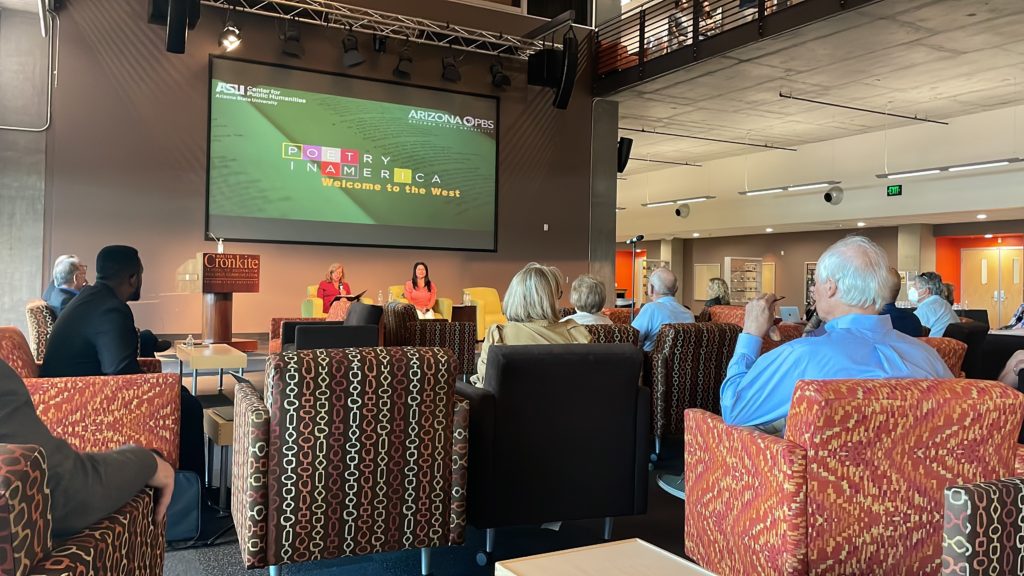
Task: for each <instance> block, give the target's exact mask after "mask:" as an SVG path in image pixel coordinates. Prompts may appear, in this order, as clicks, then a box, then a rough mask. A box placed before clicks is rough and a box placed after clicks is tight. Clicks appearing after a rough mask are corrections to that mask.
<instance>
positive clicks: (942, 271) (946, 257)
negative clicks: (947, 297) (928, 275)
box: [922, 234, 1024, 302]
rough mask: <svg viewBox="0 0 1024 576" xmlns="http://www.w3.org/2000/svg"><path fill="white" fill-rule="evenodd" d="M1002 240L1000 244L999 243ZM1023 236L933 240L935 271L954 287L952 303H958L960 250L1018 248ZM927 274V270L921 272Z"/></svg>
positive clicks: (1023, 241) (1023, 238) (940, 238)
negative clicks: (1000, 247)
mask: <svg viewBox="0 0 1024 576" xmlns="http://www.w3.org/2000/svg"><path fill="white" fill-rule="evenodd" d="M1000 240H1002V243H1000ZM1022 243H1024V235H1019V234H1018V235H1011V236H1001V237H999V238H975V237H971V238H965V237H943V236H940V237H938V238H936V239H935V271H936V272H938V273H939V276H942V281H943V282H949V283H951V284H952V285H953V286H954V290H953V301H954V302H959V301H960V250H962V249H964V248H995V247H998V246H1020V245H1021V244H1022ZM922 272H927V270H922Z"/></svg>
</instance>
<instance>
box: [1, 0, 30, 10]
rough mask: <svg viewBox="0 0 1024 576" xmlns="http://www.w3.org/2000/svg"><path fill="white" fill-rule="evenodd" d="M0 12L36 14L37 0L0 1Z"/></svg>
mask: <svg viewBox="0 0 1024 576" xmlns="http://www.w3.org/2000/svg"><path fill="white" fill-rule="evenodd" d="M0 10H21V11H24V12H38V11H39V0H0Z"/></svg>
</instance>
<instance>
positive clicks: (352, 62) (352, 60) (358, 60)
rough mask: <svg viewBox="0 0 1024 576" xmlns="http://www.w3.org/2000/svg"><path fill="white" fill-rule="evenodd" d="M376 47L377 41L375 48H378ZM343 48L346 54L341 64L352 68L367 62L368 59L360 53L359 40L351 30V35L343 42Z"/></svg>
mask: <svg viewBox="0 0 1024 576" xmlns="http://www.w3.org/2000/svg"><path fill="white" fill-rule="evenodd" d="M374 38H376V37H374ZM376 46H377V45H376V41H375V42H374V48H376ZM341 47H342V48H343V49H344V50H345V54H344V55H343V56H342V57H341V63H342V64H344V65H345V66H348V67H349V68H352V67H353V66H359V65H360V64H362V63H363V62H366V58H365V57H363V55H362V54H360V53H359V38H357V37H356V35H355V34H353V33H352V31H351V30H349V33H348V34H346V35H345V38H343V39H342V40H341Z"/></svg>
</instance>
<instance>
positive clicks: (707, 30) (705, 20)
mask: <svg viewBox="0 0 1024 576" xmlns="http://www.w3.org/2000/svg"><path fill="white" fill-rule="evenodd" d="M699 26H700V39H701V40H706V39H707V38H709V37H710V36H712V35H714V34H717V33H718V32H719V28H720V27H721V26H722V12H721V8H718V9H712V8H711V2H709V1H708V0H704V1H703V2H701V9H700V24H699Z"/></svg>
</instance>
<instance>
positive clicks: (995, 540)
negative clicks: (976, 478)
mask: <svg viewBox="0 0 1024 576" xmlns="http://www.w3.org/2000/svg"><path fill="white" fill-rule="evenodd" d="M1022 502H1024V478H1022V477H1015V478H1004V479H1002V480H991V481H987V482H975V483H973V484H964V485H960V486H948V487H946V494H945V503H946V510H945V516H944V520H943V530H942V571H941V574H978V575H989V574H991V575H993V576H995V575H1001V574H1007V573H1012V572H1013V571H1014V570H1016V571H1019V567H1020V563H1021V559H1022V558H1024V511H1022V510H1021V503H1022Z"/></svg>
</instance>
